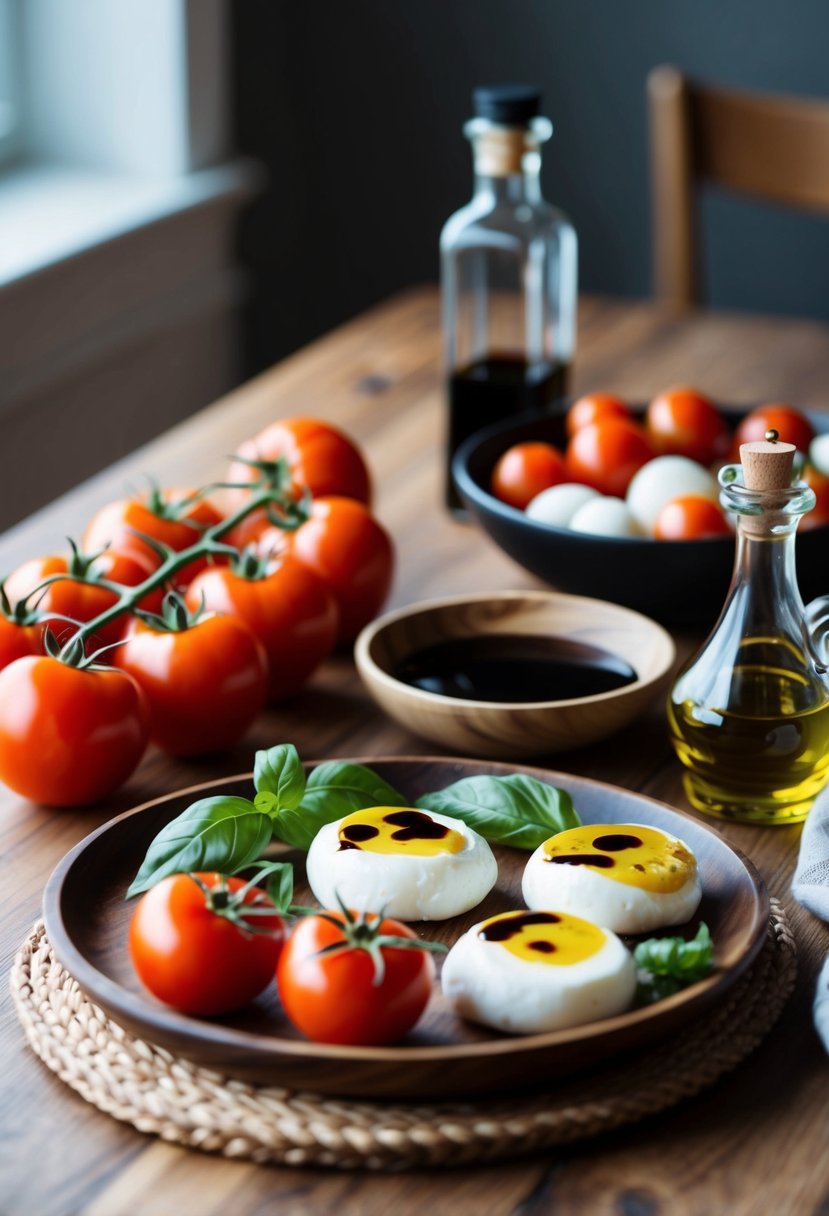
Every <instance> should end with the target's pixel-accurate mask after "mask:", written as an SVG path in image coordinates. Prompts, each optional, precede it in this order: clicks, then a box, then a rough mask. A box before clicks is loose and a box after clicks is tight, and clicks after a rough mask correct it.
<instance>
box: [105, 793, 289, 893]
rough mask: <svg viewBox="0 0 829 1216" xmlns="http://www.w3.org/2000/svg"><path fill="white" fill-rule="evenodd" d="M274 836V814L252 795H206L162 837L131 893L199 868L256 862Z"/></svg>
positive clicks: (223, 869)
mask: <svg viewBox="0 0 829 1216" xmlns="http://www.w3.org/2000/svg"><path fill="white" fill-rule="evenodd" d="M271 835H272V823H271V819H270V817H269V816H268V815H264V814H263V813H262V812H261V811H259V810H257V809H256V807H255V806H254V805H253V803H252V802H249V801H248V799H247V798H231V797H215V798H200V799H199V801H198V802H194V803H193V804H192V806H189V807H188V808H187V810H186V811H184V812H183V813H182V814H181V815H179V816H178V818H176V819H174V820H173V821H172V823H168V824H167V826H166V828H162V830H161V831H160V832H159V834H158V835H157V836H156V838H155V840H154V841H153V842H152V844H151V845H150V847H149V849H148V850H147V856H146V857H145V858H144V861H143V863H142V865H141V869H140V870H139V871H138V874H137V875H136V877H135V880H134V881H133V883H132V885H131V886H130V889H129V890H128V891H127V898H128V899H129V898H130V897H131V896H133V895H140V894H141V892H142V891H146V890H147V889H148V888H149V887H152V886H154V884H155V883H157V882H159V880H160V879H162V878H166V877H167V875H168V874H188V873H192V872H193V871H198V870H218V871H219V872H220V873H222V874H232V873H233V871H234V870H238V869H239V868H240V867H242V866H245V865H250V864H251V862H253V861H255V860H256V858H257V857H258V856H259V854H260V853H261V852H262V851H263V849H265V848H266V846H267V845H268V844H269V843H270V840H271Z"/></svg>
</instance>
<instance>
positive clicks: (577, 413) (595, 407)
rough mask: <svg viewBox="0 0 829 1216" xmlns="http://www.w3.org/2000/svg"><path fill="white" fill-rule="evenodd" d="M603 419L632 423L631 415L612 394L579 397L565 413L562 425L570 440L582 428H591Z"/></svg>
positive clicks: (592, 394)
mask: <svg viewBox="0 0 829 1216" xmlns="http://www.w3.org/2000/svg"><path fill="white" fill-rule="evenodd" d="M603 418H621V419H627V420H628V422H630V421H632V419H631V413H630V410H629V409H628V407H627V406H626V405H625V403H624V401H623V400H622V398H621V397H614V395H613V394H612V393H588V394H587V396H585V397H579V399H578V401H574V402H573V404H572V405H571V406H570V408H569V410H568V411H567V416H566V417H565V420H564V425H565V428H566V430H567V434H568V436H569V437H570V438H572V437H573V435H575V433H576V431H580V430H581V428H582V427H583V426H592V425H593V423H594V422H599V420H600V419H603Z"/></svg>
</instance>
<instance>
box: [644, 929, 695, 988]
mask: <svg viewBox="0 0 829 1216" xmlns="http://www.w3.org/2000/svg"><path fill="white" fill-rule="evenodd" d="M633 957H634V959H635V960H636V965H637V967H639V968H641V970H642V971H649V972H650V973H651V974H652V975H657V976H668V977H670V978H671V979H675V980H679V982H680V984H693V983H694V982H695V981H696V980H701V979H702V978H703V977H704V976H706V975H707V974H708V972H709V971H710V970H711V967H712V958H713V946H712V944H711V934H710V933H709V932H708V926H707V925H706V924H705V922H704V921H703V922H701V924H700V927H699V928H698V929H697V932H696V936H695V937H693V938H692V939H691V940H690V941H689V942H686V941H685V939H684V938H682V937H652V938H649V939H648V940H647V941H645V942H639V944H638V946H637V947H636V949H635V950H634V952H633Z"/></svg>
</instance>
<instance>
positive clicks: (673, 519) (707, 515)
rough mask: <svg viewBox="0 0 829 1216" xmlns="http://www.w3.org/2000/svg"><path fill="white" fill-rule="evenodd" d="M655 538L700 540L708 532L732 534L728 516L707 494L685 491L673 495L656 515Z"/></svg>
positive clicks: (718, 534) (712, 533) (711, 534)
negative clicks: (706, 496)
mask: <svg viewBox="0 0 829 1216" xmlns="http://www.w3.org/2000/svg"><path fill="white" fill-rule="evenodd" d="M653 534H654V536H655V537H656V539H657V540H701V539H702V538H703V537H707V536H733V532H732V530H731V528H730V527H729V526H728V520H727V519H726V518H725V516H724V515H723V513H722V511H721V510H720V508H719V507H718V506H717V504H716V503H715V502H712V501H711V499H710V498H703V497H702V496H701V495H699V494H686V495H684V496H683V497H682V498H672V499H671V501H670V502H666V503H665V506H664V507H663V508H662V510H661V511H660V512H659V515H658V516H657V517H656V523H655V524H654V529H653Z"/></svg>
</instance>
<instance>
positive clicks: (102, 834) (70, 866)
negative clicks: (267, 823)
mask: <svg viewBox="0 0 829 1216" xmlns="http://www.w3.org/2000/svg"><path fill="white" fill-rule="evenodd" d="M355 759H356V760H357V762H358V763H361V764H367V765H369V766H370V767H371V768H373V769H374V770H375V771H376V772H377V773H378V774H379V775H380V776H381V777H382V778H383V779H384V780H386V781H388V782H389V784H390V785H392V786H393V787H394V788H395V789H398V790H400V792H401V793H402V794H405V795H406V796H407V797H408V798H409V799H411V801H412V803H414V801H415V799H417V798H418V797H419V796H420V795H421V794H424V793H427V792H429V791H432V790H438V789H442V788H444V787H445V786H447V785H449V784H450V783H451V782H454V781H459V780H461V779H462V778H464V777H469V776H472V775H474V774H479V773H490V774H492V775H497V776H506V775H509V774H514V773H523V774H526V775H529V776H532V777H535V778H537V779H538V780H539V781H545V782H547V783H548V784H550V785H555V786H559V787H561V788H562V789H565V790H567V791H568V792H569V793H570V794H571V796H572V798H573V803H574V805H575V807H576V809H577V811H578V813H579V815H580V816H581V818H582V820H583V822H584V823H644V824H650V825H651V826H652V827H655V828H660V829H661V830H662V831H664V832H668V833H670V834H671V835H673V836H678V837H679V838H680V839H682V840H684V841H685V843H686V844H687V845H688V846H689V847H690V848H691V849H693V851H694V853H695V855H696V858H697V861H698V863H699V872H700V877H701V879H702V902H701V904H700V906H699V908H698V910H697V912H696V914H695V915H694V916H693V917H692V919H691V920H690V921H688V922H687V923H686V924H684V925H682V926H680V927H679V928H678V929H666V930H665V932H666V933H675V932H677V931H678V932H679V933H680V934H681V935H682V936H685V937H692V936H693V935H694V934H695V933H696V931H697V928H698V926H699V923H700V921H702V920H704V921H705V923H706V924H707V925H708V928H709V929H710V931H711V937H712V940H713V943H714V969H713V971H712V972H711V974H710V975H708V976H706V978H705V979H703V980H701V981H699V982H698V983H696V984H693V985H691V987H689V988H685V989H683V990H682V991H681V992H677V993H675V994H674V995H673V996H669V997H666V998H665V999H664V1000H661V1001H658V1002H657V1003H656V1004H655V1005H647V1006H645V1007H644V1008H642V1009H632V1010H631V1011H630V1012H629V1013H622V1014H618V1015H617V1016H616V1017H612V1018H605V1019H604V1020H603V1021H601V1022H590V1023H587V1024H585V1025H582V1026H574V1027H572V1028H571V1029H569V1030H557V1031H547V1032H544V1033H541V1034H532V1035H516V1036H510V1035H503V1034H499V1033H498V1032H497V1031H494V1030H488V1029H486V1027H483V1026H476V1025H474V1024H473V1023H471V1022H463V1021H461V1020H460V1019H459V1018H458V1017H456V1016H455V1014H454V1012H453V1010H452V1008H451V1006H450V1004H449V1002H448V1001H447V1000H446V998H445V997H444V996H443V995H442V993H441V991H440V987H439V985H437V984H436V985H435V989H434V992H433V995H432V999H431V1001H430V1002H429V1007H428V1009H427V1010H426V1013H425V1014H424V1016H423V1017H422V1018H421V1020H420V1022H419V1023H418V1025H417V1026H416V1028H415V1029H414V1030H413V1031H412V1032H411V1033H410V1034H409V1035H407V1036H406V1038H405V1040H404V1041H403V1042H402V1043H400V1044H397V1045H396V1046H394V1047H350V1046H339V1045H336V1044H329V1043H310V1042H308V1041H307V1040H306V1039H303V1037H302V1036H301V1035H300V1034H299V1033H298V1032H297V1031H296V1030H294V1029H293V1027H292V1026H291V1025H290V1024H289V1022H288V1021H287V1019H286V1018H285V1016H284V1014H283V1013H282V1010H281V1008H280V1005H279V1001H278V998H277V994H276V986H275V985H272V986H270V987H269V988H268V989H267V991H266V992H264V993H263V994H262V996H260V997H258V998H257V1000H256V1001H254V1002H252V1004H251V1005H249V1006H248V1007H247V1009H245V1010H243V1011H242V1012H240V1013H236V1014H230V1015H228V1016H227V1017H223V1018H195V1017H187V1016H186V1015H185V1014H182V1013H176V1011H175V1010H173V1009H169V1008H167V1007H166V1006H164V1005H162V1004H161V1003H160V1002H158V1001H156V1000H155V999H154V998H153V997H152V996H150V994H149V993H148V992H146V991H145V990H144V989H142V987H141V985H140V983H139V982H138V979H137V977H136V975H135V972H134V971H133V969H132V967H131V965H130V960H129V954H128V951H127V933H128V926H129V921H130V918H131V916H132V913H133V909H134V907H135V905H134V903H133V902H127V901H126V900H125V899H124V893H125V891H126V889H127V886H128V885H129V883H130V882H131V880H132V879H133V878H134V876H135V873H136V871H137V869H138V867H139V865H140V864H141V861H142V859H143V857H144V854H145V853H146V851H147V847H148V846H149V844H150V842H151V841H152V840H153V838H154V836H155V835H156V834H157V833H158V832H159V831H160V830H161V829H162V828H163V827H164V826H165V825H166V824H168V823H169V822H170V820H171V819H173V818H174V817H175V816H177V815H180V814H181V813H182V811H184V810H185V809H186V808H187V807H188V806H189V805H190V804H191V803H192V802H194V801H196V799H198V798H206V797H209V796H211V795H222V794H224V795H228V794H230V795H233V794H238V795H239V796H241V797H246V798H249V797H250V796H251V794H252V792H253V784H252V778H251V775H250V774H247V775H242V776H236V777H225V778H224V779H222V780H219V781H212V782H209V783H208V784H206V785H200V786H195V787H193V788H191V789H188V790H179V791H178V792H177V793H175V794H170V795H168V796H167V797H166V798H158V799H156V800H155V801H153V802H148V803H146V804H145V805H143V806H140V807H137V808H136V809H135V810H132V811H127V812H126V813H125V814H123V815H119V816H118V817H117V818H116V819H111V820H110V821H109V822H108V823H105V824H104V825H103V827H100V828H98V830H97V831H95V832H93V833H92V834H91V835H89V836H87V837H86V839H85V840H82V841H81V842H80V844H78V845H76V846H75V848H74V849H72V851H71V852H70V853H67V855H66V856H65V857H64V858H63V860H62V861H61V862H60V863H59V865H58V866H57V868H56V869H55V871H54V873H53V874H52V876H51V878H50V879H49V882H48V885H47V887H46V890H45V892H44V896H43V914H44V920H45V922H46V931H47V933H48V936H49V941H50V942H51V943H52V945H53V946H54V948H55V952H56V954H57V956H58V958H59V959H60V961H61V963H63V965H64V967H66V969H67V970H68V971H69V972H70V973H71V974H72V975H73V976H74V977H75V979H76V980H77V981H78V983H79V984H80V986H81V988H82V989H83V990H84V992H86V993H87V994H88V995H89V996H90V997H91V998H92V1000H93V1001H95V1003H96V1004H98V1005H100V1006H101V1007H102V1008H103V1009H105V1010H106V1011H107V1013H109V1014H110V1016H111V1017H113V1018H114V1019H115V1020H116V1021H117V1022H119V1023H120V1024H121V1025H122V1026H124V1027H126V1029H127V1030H129V1031H130V1032H131V1033H132V1034H134V1035H137V1036H138V1037H139V1038H142V1039H146V1040H147V1041H148V1042H151V1043H156V1044H158V1045H159V1046H161V1047H166V1048H167V1049H168V1050H169V1051H171V1052H172V1053H173V1054H174V1055H180V1056H184V1057H185V1058H187V1059H191V1060H195V1061H196V1062H197V1063H199V1064H203V1065H205V1066H206V1067H208V1068H214V1069H218V1070H219V1071H221V1072H223V1073H226V1074H228V1075H230V1076H235V1077H241V1078H243V1079H246V1080H250V1081H253V1082H257V1083H259V1084H269V1085H285V1086H289V1087H290V1088H293V1089H310V1090H312V1091H314V1092H316V1093H323V1094H347V1095H351V1096H354V1097H362V1098H368V1099H372V1100H376V1099H382V1098H402V1097H405V1098H411V1099H416V1100H422V1101H431V1102H434V1101H439V1100H455V1099H457V1098H460V1097H466V1096H471V1095H475V1094H478V1095H482V1094H485V1095H495V1094H499V1093H511V1092H516V1091H519V1090H529V1089H537V1088H539V1087H547V1086H550V1085H554V1084H555V1079H556V1078H557V1077H560V1076H566V1075H567V1074H570V1073H573V1072H578V1071H580V1070H582V1069H586V1070H589V1069H593V1068H595V1067H596V1066H597V1065H598V1064H600V1063H601V1062H602V1061H603V1060H606V1059H608V1058H611V1057H613V1056H619V1055H621V1054H624V1055H625V1056H630V1055H631V1053H633V1052H636V1051H638V1050H647V1048H648V1047H649V1046H650V1045H651V1044H653V1043H654V1042H656V1041H658V1040H660V1039H663V1038H665V1037H666V1036H667V1035H671V1034H674V1033H676V1032H678V1031H679V1030H680V1029H681V1027H682V1026H684V1025H687V1024H688V1023H689V1022H691V1021H694V1020H696V1019H698V1018H699V1017H700V1016H701V1014H702V1013H703V1011H704V1010H706V1009H708V1008H710V1007H711V1006H712V1005H713V1004H715V1003H716V1002H717V1001H718V1000H720V999H721V998H722V997H723V996H724V994H725V993H726V992H727V991H728V989H729V988H730V987H731V985H732V984H734V983H735V982H736V980H737V979H739V977H740V976H741V975H742V974H743V973H744V972H745V970H746V969H747V968H748V967H749V966H750V965H751V962H752V960H753V959H754V958H755V957H756V955H757V953H758V951H759V950H760V949H761V947H762V944H763V942H764V940H765V936H766V925H767V922H768V895H767V894H766V890H765V887H764V886H763V882H762V880H761V879H760V877H759V875H758V874H757V873H756V871H755V870H754V868H753V866H752V865H751V863H750V862H748V861H747V860H746V858H744V857H742V856H741V855H740V854H739V853H738V852H736V850H734V849H732V848H731V847H730V846H729V845H728V844H726V842H725V841H724V840H723V839H722V837H720V836H719V835H718V834H717V833H716V832H715V831H713V830H712V829H711V828H709V827H707V826H705V825H704V824H702V823H700V822H699V821H698V820H696V819H694V818H692V817H691V816H690V815H684V814H682V813H681V812H679V811H675V810H673V809H671V808H670V807H668V806H665V805H664V804H663V803H660V802H655V801H653V799H651V798H646V797H644V796H643V795H641V794H636V793H633V792H631V791H629V790H622V789H618V788H616V787H614V786H612V785H604V784H602V783H601V782H598V781H589V780H586V779H585V778H583V777H573V776H570V775H569V774H567V773H555V772H548V771H544V770H541V769H530V768H516V767H515V766H512V765H510V766H507V765H500V764H492V763H490V762H488V761H471V760H458V759H451V758H449V757H444V758H437V757H425V756H418V757H411V758H407V757H396V758H393V759H388V758H382V757H356V758H355ZM309 767H310V766H309ZM494 852H495V855H496V858H497V861H498V882H497V884H496V886H495V888H494V890H492V891H491V892H490V894H489V895H488V896H487V897H486V899H485V900H484V902H483V903H481V904H479V905H478V907H477V908H472V909H471V910H470V911H469V912H465V913H464V914H463V915H461V916H456V917H453V918H452V919H451V920H447V921H431V922H429V923H428V924H419V925H417V926H415V928H416V931H417V932H418V933H419V934H420V935H421V936H423V937H426V938H432V939H435V940H439V941H443V942H446V944H447V945H451V944H452V943H453V942H455V941H457V939H458V937H459V936H460V935H461V934H462V933H465V932H466V930H467V929H469V928H470V927H471V926H472V925H474V924H476V923H477V922H478V921H480V920H483V919H485V918H486V917H488V916H493V915H495V914H496V913H498V912H506V911H509V910H511V909H514V908H522V907H523V906H524V901H523V899H522V895H521V875H522V873H523V870H524V866H525V865H526V863H527V859H528V857H529V853H527V852H525V851H523V850H520V849H511V848H506V847H503V846H498V845H496V846H495V847H494ZM286 856H287V857H288V858H289V859H290V860H292V861H294V863H295V869H296V878H297V888H296V897H297V901H298V902H299V903H301V904H309V903H311V902H312V898H313V897H312V896H311V893H310V891H309V890H308V887H307V885H306V883H305V881H304V874H303V861H304V858H303V856H302V855H301V854H293V853H288V854H287V855H286ZM659 935H660V936H661V934H659ZM628 940H629V941H630V943H631V944H632V942H633V940H635V939H628ZM437 966H438V968H440V966H441V960H440V959H438V960H437Z"/></svg>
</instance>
